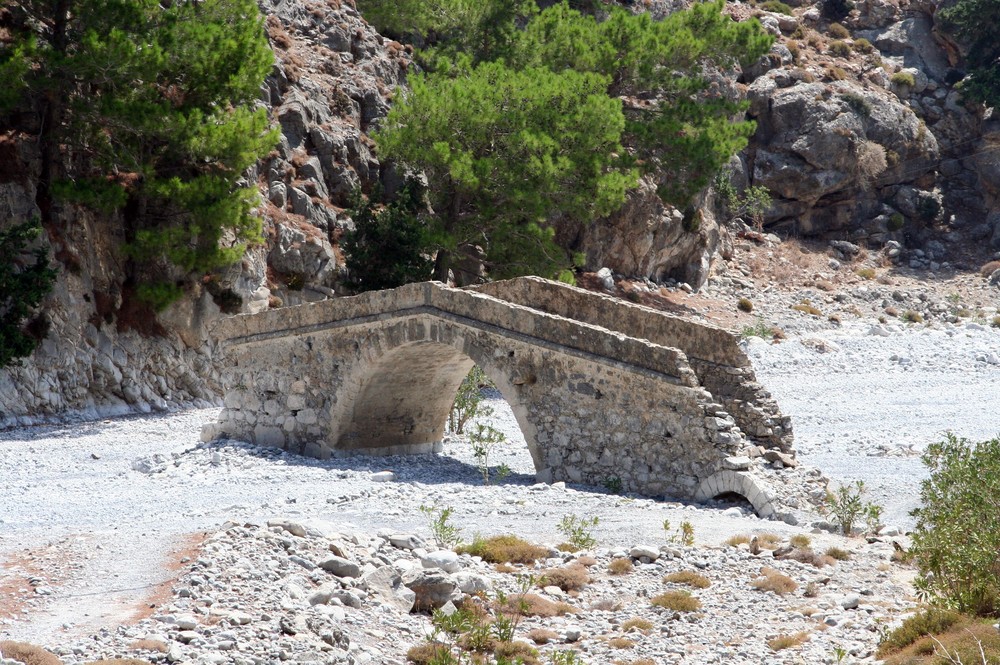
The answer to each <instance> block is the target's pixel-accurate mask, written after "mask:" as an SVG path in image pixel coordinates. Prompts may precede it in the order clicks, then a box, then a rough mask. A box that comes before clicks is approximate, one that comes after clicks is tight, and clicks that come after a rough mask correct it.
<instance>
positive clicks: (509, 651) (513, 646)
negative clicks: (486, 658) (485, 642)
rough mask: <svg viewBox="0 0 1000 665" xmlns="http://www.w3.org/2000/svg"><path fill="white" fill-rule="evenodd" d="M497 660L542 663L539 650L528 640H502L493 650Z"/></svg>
mask: <svg viewBox="0 0 1000 665" xmlns="http://www.w3.org/2000/svg"><path fill="white" fill-rule="evenodd" d="M493 655H494V656H496V658H497V661H499V662H506V663H523V665H541V664H542V661H540V660H538V650H537V649H535V647H533V646H531V645H530V644H528V643H527V642H501V643H500V644H498V645H497V647H496V649H494V651H493Z"/></svg>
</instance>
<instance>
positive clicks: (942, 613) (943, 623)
mask: <svg viewBox="0 0 1000 665" xmlns="http://www.w3.org/2000/svg"><path fill="white" fill-rule="evenodd" d="M961 619H962V615H961V614H959V613H958V612H952V611H951V610H944V609H941V608H936V607H931V608H928V609H926V610H924V611H923V612H918V613H917V614H914V615H913V616H912V617H910V618H909V619H907V620H906V621H904V622H903V624H902V625H901V626H900V627H899V628H897V629H895V630H894V631H892V632H891V633H889V635H888V636H886V638H885V639H884V640H883V641H882V642H881V643H880V644H879V645H878V651H876V655H877V656H878V657H879V658H885V657H886V656H888V655H889V654H891V653H895V652H897V651H899V650H901V649H905V648H906V647H908V646H910V645H911V644H913V643H914V642H916V641H917V640H919V639H921V638H922V637H924V636H926V635H937V634H939V633H943V632H944V631H946V630H948V629H949V628H951V627H952V626H954V625H955V624H956V623H958V622H959V621H960V620H961Z"/></svg>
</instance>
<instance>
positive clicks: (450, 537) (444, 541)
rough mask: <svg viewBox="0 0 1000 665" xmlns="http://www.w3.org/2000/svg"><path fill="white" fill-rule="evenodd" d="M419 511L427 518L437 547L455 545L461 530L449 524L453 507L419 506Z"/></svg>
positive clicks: (458, 541)
mask: <svg viewBox="0 0 1000 665" xmlns="http://www.w3.org/2000/svg"><path fill="white" fill-rule="evenodd" d="M420 512H421V513H423V514H424V515H425V516H426V517H427V520H428V526H430V529H431V533H432V534H434V542H435V543H437V546H438V547H455V546H456V545H458V544H459V543H460V542H461V539H462V530H461V529H459V528H458V527H456V526H455V525H453V524H451V523H450V521H449V520H451V514H452V513H453V512H454V508H452V507H451V506H447V507H445V508H438V507H436V506H420Z"/></svg>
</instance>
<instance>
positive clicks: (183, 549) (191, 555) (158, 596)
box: [125, 533, 208, 623]
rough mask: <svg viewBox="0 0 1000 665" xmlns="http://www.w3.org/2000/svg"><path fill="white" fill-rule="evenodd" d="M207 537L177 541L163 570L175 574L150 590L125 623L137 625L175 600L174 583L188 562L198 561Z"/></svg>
mask: <svg viewBox="0 0 1000 665" xmlns="http://www.w3.org/2000/svg"><path fill="white" fill-rule="evenodd" d="M207 536H208V534H207V533H189V534H186V535H184V536H180V537H179V538H178V539H177V540H176V541H175V543H174V545H173V546H172V547H171V548H170V551H169V552H168V554H167V556H166V557H165V561H164V564H163V570H164V571H165V572H168V573H173V574H172V575H171V576H170V578H169V579H166V580H164V581H163V582H160V583H159V584H157V585H155V586H153V587H151V588H150V590H149V593H148V594H146V597H145V598H142V599H141V600H140V601H139V602H138V603H137V605H136V607H135V608H134V609H133V611H132V614H131V615H130V616H129V618H128V619H127V620H126V621H125V623H135V622H137V621H142V620H143V619H146V618H148V617H150V616H151V615H152V614H153V613H154V612H155V611H156V608H158V607H160V606H161V605H164V604H165V603H167V602H169V601H170V599H171V598H173V583H174V582H175V581H176V580H177V577H179V575H180V573H181V571H182V570H183V569H184V568H185V567H186V566H187V564H188V562H189V561H192V560H194V559H196V558H197V557H198V555H199V554H200V553H201V548H202V545H204V543H205V538H206V537H207Z"/></svg>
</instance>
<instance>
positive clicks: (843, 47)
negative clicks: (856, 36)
mask: <svg viewBox="0 0 1000 665" xmlns="http://www.w3.org/2000/svg"><path fill="white" fill-rule="evenodd" d="M826 52H827V53H829V54H830V55H832V56H834V57H835V58H849V57H851V46H850V44H848V43H847V42H843V41H840V40H839V39H835V40H834V41H832V42H830V45H829V46H827V47H826Z"/></svg>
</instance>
